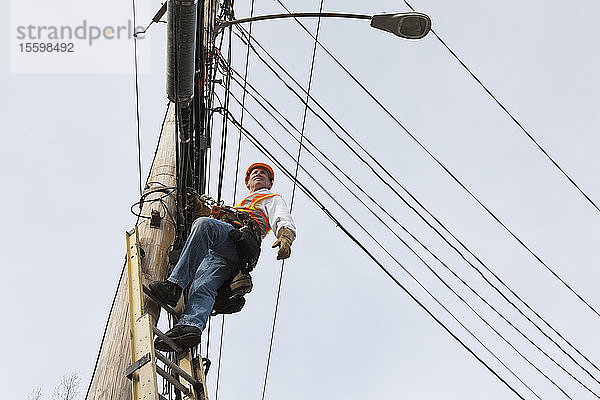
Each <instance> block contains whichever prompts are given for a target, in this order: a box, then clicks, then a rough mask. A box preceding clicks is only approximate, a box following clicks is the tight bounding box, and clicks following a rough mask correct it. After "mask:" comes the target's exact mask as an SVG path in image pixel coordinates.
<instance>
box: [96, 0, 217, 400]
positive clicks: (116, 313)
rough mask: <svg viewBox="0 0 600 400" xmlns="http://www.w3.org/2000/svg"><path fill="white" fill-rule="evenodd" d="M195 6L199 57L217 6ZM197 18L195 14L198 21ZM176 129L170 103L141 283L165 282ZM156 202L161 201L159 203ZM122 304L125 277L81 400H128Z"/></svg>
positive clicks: (146, 210)
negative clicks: (156, 223)
mask: <svg viewBox="0 0 600 400" xmlns="http://www.w3.org/2000/svg"><path fill="white" fill-rule="evenodd" d="M200 5H201V9H202V10H203V11H202V12H203V15H202V16H203V18H202V19H200V18H199V21H203V26H199V28H200V29H201V34H200V35H199V36H200V37H201V38H202V42H203V43H202V46H199V49H202V50H201V51H203V52H204V51H205V49H210V48H211V46H212V37H211V32H213V28H214V26H215V19H216V14H217V8H218V5H219V1H218V0H200ZM200 15H201V14H200V13H198V16H199V17H200ZM204 56H205V54H203V57H202V59H203V60H207V58H208V57H204ZM205 62H206V61H205ZM202 79H203V80H206V79H207V77H206V76H203V77H202ZM201 84H202V85H203V86H204V87H205V88H207V87H209V85H207V84H206V82H201ZM205 95H206V94H205V93H195V96H196V98H197V99H198V98H199V97H201V96H202V97H203V96H205ZM176 129H177V128H176V127H175V105H174V104H173V103H171V104H170V106H169V110H168V114H167V118H166V121H165V125H164V127H163V133H162V135H161V138H160V142H159V144H158V150H157V153H156V157H155V159H154V162H153V164H152V169H151V171H150V179H149V180H148V185H147V186H146V188H145V189H144V203H143V206H142V210H141V215H142V216H145V217H150V216H151V213H152V211H153V210H157V211H159V213H160V215H161V216H162V219H161V224H160V227H159V228H153V227H151V226H150V219H148V218H140V220H139V224H138V231H139V238H140V246H141V248H142V250H143V252H144V257H143V259H142V274H143V281H144V283H145V284H147V283H148V282H150V281H154V280H162V279H164V278H165V275H166V272H167V267H168V265H167V264H168V254H167V253H168V249H169V246H171V245H172V244H173V241H174V239H175V225H174V223H173V222H172V220H171V217H170V216H169V214H170V215H172V216H173V217H175V215H176V212H175V207H176V193H175V191H174V190H173V189H174V188H175V186H176V176H175V174H176V156H175V143H176V139H175V138H176V136H175V135H176ZM202 181H203V179H201V182H202ZM168 188H171V189H168ZM200 189H202V188H200ZM158 199H162V204H161V201H158ZM167 211H168V212H167ZM123 249H125V241H123ZM127 301H128V300H127V274H123V276H122V278H121V281H120V282H119V286H118V288H117V294H116V298H115V303H114V306H113V309H112V312H111V314H110V316H109V320H108V326H107V330H106V336H105V338H104V341H103V343H102V346H101V348H100V355H99V359H98V363H97V365H96V368H95V371H94V374H93V376H92V378H91V384H90V389H89V392H88V396H87V398H86V399H85V400H130V399H131V398H132V392H131V382H130V381H129V380H128V379H127V378H126V377H125V369H126V368H127V366H129V364H130V363H131V356H130V330H129V315H128V304H127ZM145 304H146V312H148V313H150V314H151V315H152V316H153V317H154V320H155V321H157V320H158V313H159V307H158V306H157V305H156V304H155V303H153V302H152V301H151V300H149V299H148V298H146V300H145Z"/></svg>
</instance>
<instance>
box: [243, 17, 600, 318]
mask: <svg viewBox="0 0 600 400" xmlns="http://www.w3.org/2000/svg"><path fill="white" fill-rule="evenodd" d="M238 28H239V29H240V30H241V31H242V32H243V33H245V31H244V30H243V28H240V27H238ZM238 37H239V35H238ZM242 40H247V39H242ZM252 40H253V41H254V43H256V44H257V45H258V46H259V47H260V48H261V49H262V50H263V51H264V52H265V53H266V54H267V55H268V56H269V58H270V59H271V60H272V61H273V62H274V63H275V64H276V65H277V66H278V67H279V68H280V69H281V70H282V71H283V72H284V73H285V74H286V75H287V76H288V77H289V78H290V79H291V80H292V81H293V82H294V83H295V84H296V85H297V86H298V87H300V89H301V90H302V91H303V92H304V93H306V91H305V90H304V89H303V88H302V86H301V85H300V84H299V83H298V82H297V80H296V79H295V78H294V77H293V76H292V75H291V74H290V73H289V72H288V71H287V70H286V69H285V68H284V67H283V66H282V65H281V64H280V63H279V62H278V61H277V60H276V59H275V58H274V57H273V56H272V55H271V54H270V53H269V52H268V51H267V50H266V49H265V48H264V47H263V46H262V45H261V44H260V43H259V42H258V41H257V40H256V39H255V38H252ZM250 48H251V49H252V50H253V51H254V52H255V54H257V56H258V58H259V59H260V60H261V61H262V62H263V63H264V64H265V65H266V66H267V67H268V68H269V69H270V70H271V72H273V74H274V75H275V76H277V78H278V79H280V80H281V81H282V82H283V83H284V85H285V86H286V87H287V88H288V89H290V90H291V91H292V92H293V93H294V94H295V95H296V96H297V97H298V98H299V99H300V101H303V99H302V97H301V96H300V95H299V94H298V93H297V92H296V91H295V90H294V89H293V88H292V87H291V86H290V85H289V84H288V83H287V82H285V80H284V79H283V78H282V77H281V76H280V75H279V74H278V73H277V72H276V71H275V70H274V69H273V67H272V66H271V65H269V63H268V62H266V60H264V58H262V56H260V54H259V53H258V52H257V51H256V49H255V48H254V46H251V47H250ZM355 79H356V78H355ZM357 82H358V81H357ZM362 87H363V88H364V86H362ZM365 90H366V88H365ZM368 93H369V94H370V92H368ZM370 95H371V96H372V98H373V99H374V100H375V101H376V102H377V103H378V104H379V105H380V106H381V107H383V108H384V110H386V112H387V113H388V115H390V116H391V117H392V118H393V119H394V120H395V121H396V122H397V123H398V124H399V125H400V127H402V128H403V129H404V131H405V132H406V133H407V134H408V135H409V136H410V137H411V138H413V139H414V140H415V141H416V142H417V143H418V144H419V145H420V146H421V147H422V148H423V150H424V151H426V152H427V153H428V154H429V155H430V157H431V158H432V159H434V160H435V161H436V162H437V163H438V165H440V166H441V167H442V168H443V169H444V170H445V171H446V172H447V173H448V174H449V175H450V176H451V177H452V178H453V179H454V180H455V181H456V182H457V183H458V184H459V185H460V186H461V187H462V188H463V189H464V190H465V191H466V192H467V193H468V194H469V195H470V196H471V197H472V198H473V199H475V200H476V202H477V203H478V204H479V205H480V206H481V207H483V208H484V209H485V210H486V211H487V212H488V214H490V216H492V217H493V218H494V219H495V220H496V221H497V222H498V223H499V224H500V225H501V226H502V227H503V228H504V229H505V230H506V231H507V232H508V233H509V234H510V235H511V236H512V237H513V238H514V239H516V240H517V242H518V243H519V244H521V246H522V247H524V248H525V249H526V250H527V251H528V252H529V253H530V254H531V255H533V256H534V257H535V259H536V260H538V262H539V263H540V264H542V265H543V266H544V267H545V268H546V269H547V270H548V271H550V272H551V274H552V275H553V276H554V277H555V278H556V279H558V280H559V281H560V282H561V283H562V284H563V286H565V287H566V288H567V289H568V290H569V291H570V292H571V293H573V294H574V295H575V296H576V297H577V298H578V299H579V300H580V301H581V302H583V303H584V304H585V305H586V306H587V307H588V308H590V310H592V311H593V312H594V313H595V314H596V315H597V316H599V317H600V313H599V312H598V311H597V310H596V309H595V308H594V307H593V306H592V305H591V304H590V303H589V302H587V301H586V300H585V299H584V298H583V297H582V296H581V295H580V294H579V293H577V292H576V291H575V290H574V289H573V288H572V287H571V286H570V285H569V284H568V283H567V282H566V281H565V280H564V279H562V278H561V277H560V276H559V275H558V274H557V273H556V272H555V271H554V270H553V269H552V268H550V266H548V264H546V263H545V262H544V261H543V260H542V259H541V258H540V257H539V256H538V255H537V254H536V253H535V252H534V251H533V250H531V249H530V248H529V247H528V246H527V245H526V244H525V243H524V242H523V240H521V239H520V238H519V237H518V236H516V234H515V233H514V232H513V231H512V230H511V229H510V228H508V226H506V225H505V224H504V223H503V222H502V221H501V220H500V219H499V218H498V217H497V216H496V215H495V214H494V213H493V212H492V211H491V210H490V209H489V208H487V207H486V206H485V205H484V204H483V203H482V202H481V201H480V200H479V199H478V198H477V197H476V196H475V195H474V194H473V193H472V192H471V191H470V190H469V189H468V188H467V187H466V186H465V185H464V184H463V183H462V182H461V181H460V180H459V179H458V178H457V177H456V176H455V175H454V174H452V172H451V171H450V170H448V169H447V168H446V167H445V166H444V165H443V164H442V163H441V162H440V161H439V160H438V159H437V158H436V157H435V156H434V155H433V154H432V153H431V152H430V151H429V150H428V149H427V148H426V147H425V146H424V145H423V144H422V143H421V142H420V141H419V140H418V139H417V138H416V137H415V136H414V135H413V134H412V133H411V132H410V131H409V130H408V129H407V128H406V127H404V125H403V124H402V123H401V122H400V121H399V120H398V119H397V118H396V117H395V116H394V115H393V114H392V113H391V112H390V111H389V110H387V108H385V107H384V106H383V104H381V102H379V100H377V99H376V98H375V97H374V96H373V95H372V94H370ZM310 100H312V101H313V102H314V103H315V104H316V105H317V106H318V107H319V108H320V109H321V110H322V111H323V112H324V113H325V114H326V115H327V117H328V118H330V119H331V120H332V121H333V123H334V124H335V125H336V126H337V127H338V128H339V129H341V130H342V131H343V132H344V133H345V134H346V135H347V136H348V137H349V138H350V140H351V141H352V142H353V143H354V144H355V145H356V146H357V147H358V148H360V149H361V150H362V151H363V152H365V153H366V154H367V156H368V157H369V158H370V159H371V160H372V161H373V163H375V164H376V165H377V166H378V167H379V168H381V170H383V172H384V173H385V174H386V175H387V177H388V178H389V179H390V180H392V181H393V182H394V183H396V184H397V185H399V186H400V187H402V188H403V190H405V191H406V189H405V188H404V186H403V185H402V184H401V183H400V182H399V181H398V180H397V179H396V178H395V177H394V176H393V175H392V174H391V173H390V172H389V171H388V170H387V169H386V168H385V167H384V166H383V165H381V163H380V162H379V161H377V160H376V159H375V158H374V157H373V156H372V155H371V154H370V153H369V152H368V151H367V150H366V149H365V148H364V147H363V146H362V145H361V144H360V142H358V141H357V140H356V139H355V138H354V137H353V136H352V135H351V134H350V133H349V132H348V131H347V130H346V129H345V128H344V127H343V126H342V125H341V124H340V123H339V122H338V121H337V119H336V118H334V117H333V116H332V115H331V114H330V113H329V112H328V111H327V110H325V108H324V107H323V106H321V104H320V103H319V102H318V101H317V100H316V99H315V98H314V97H312V96H310ZM309 109H310V110H311V111H312V112H313V113H314V114H315V115H316V116H317V117H319V118H320V119H321V121H323V122H324V123H326V122H325V120H324V119H323V118H322V117H320V115H319V114H318V113H316V112H315V111H314V109H313V108H312V107H310V106H309ZM326 125H327V126H328V128H329V129H330V130H331V131H332V132H333V133H334V134H335V135H336V137H337V138H338V139H340V140H341V141H342V142H343V143H344V144H345V145H346V146H347V147H348V148H349V149H350V150H351V151H352V152H353V153H354V154H355V155H356V156H357V157H358V158H359V159H360V160H361V161H362V162H363V163H364V164H365V165H366V166H367V167H368V168H369V169H370V170H371V171H373V172H374V173H375V174H376V175H377V176H378V178H379V179H380V180H381V181H382V182H383V183H384V184H385V185H387V186H388V187H389V188H390V189H391V190H393V191H395V190H394V188H393V187H392V185H391V184H390V183H389V182H387V181H386V180H385V179H383V177H381V175H380V174H379V173H378V172H377V171H376V170H375V169H374V168H373V166H372V165H371V164H370V163H369V162H368V161H367V160H365V159H364V158H363V157H361V156H360V155H359V154H358V153H357V151H356V150H355V149H354V148H352V146H350V145H349V144H348V143H347V142H346V141H345V140H344V139H343V138H342V137H341V136H339V135H338V134H337V132H335V131H334V130H333V129H332V128H331V127H330V125H329V124H327V123H326ZM411 197H412V196H411Z"/></svg>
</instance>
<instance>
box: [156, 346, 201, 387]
mask: <svg viewBox="0 0 600 400" xmlns="http://www.w3.org/2000/svg"><path fill="white" fill-rule="evenodd" d="M156 357H157V358H158V359H159V360H160V361H162V362H163V363H165V365H166V366H168V367H169V368H171V369H172V370H173V371H175V373H176V374H177V375H179V376H180V377H182V378H183V379H185V380H186V381H188V382H189V383H191V384H192V386H193V387H194V388H195V389H196V391H198V389H199V388H200V387H202V385H201V384H200V382H198V381H197V380H196V379H195V378H194V377H193V376H191V375H190V374H188V373H187V372H185V371H184V370H183V369H182V368H181V367H179V365H177V364H175V363H174V362H172V361H171V360H169V359H168V358H167V357H165V356H163V355H162V354H160V353H158V352H157V353H156Z"/></svg>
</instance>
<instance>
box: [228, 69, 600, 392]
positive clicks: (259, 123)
mask: <svg viewBox="0 0 600 400" xmlns="http://www.w3.org/2000/svg"><path fill="white" fill-rule="evenodd" d="M234 82H236V83H237V84H238V85H240V83H239V82H237V80H235V78H234ZM251 96H252V94H251ZM232 97H233V98H234V99H235V100H236V101H237V102H238V104H240V101H239V99H237V97H236V96H235V95H232ZM253 98H254V97H253ZM265 110H266V109H265ZM266 111H267V112H268V113H269V114H270V115H271V117H273V118H274V119H275V120H276V121H277V122H278V123H279V125H280V126H281V127H282V128H283V129H284V130H285V131H286V132H287V133H289V134H290V135H291V136H292V137H293V138H294V139H295V140H296V141H299V140H298V139H297V138H296V137H295V136H294V135H293V134H292V133H291V132H290V131H289V130H288V129H287V128H286V127H285V126H284V125H283V124H282V123H281V121H279V120H278V119H277V118H276V117H275V116H274V115H273V114H272V113H270V112H269V111H268V110H266ZM247 113H248V114H249V115H250V116H251V117H252V118H253V119H254V120H255V121H256V122H257V124H258V125H259V126H260V127H261V128H262V129H263V130H264V131H265V132H266V133H267V134H268V135H269V136H270V137H271V138H272V139H273V140H274V141H275V142H276V143H278V144H279V142H278V141H277V140H276V139H275V138H274V137H273V136H272V135H271V134H270V132H269V131H268V130H267V129H266V128H265V127H264V125H263V124H262V123H261V122H260V121H258V119H257V118H256V117H255V116H254V115H253V114H252V113H251V112H250V110H247ZM307 142H308V143H309V144H310V145H311V146H312V147H314V148H315V149H316V150H317V151H318V152H319V153H320V154H321V156H323V157H324V158H325V159H326V160H327V161H329V163H331V165H333V166H334V167H335V168H336V169H337V170H338V171H339V172H340V173H341V174H342V175H344V177H345V178H346V179H348V180H349V181H350V182H352V184H353V185H354V186H355V187H356V188H357V189H358V190H359V191H360V192H361V193H362V194H364V195H365V196H366V197H367V198H369V200H370V201H372V202H373V203H374V204H376V205H377V206H378V208H380V209H381V210H382V211H383V212H384V213H385V214H386V215H387V216H388V217H389V218H390V219H391V220H392V221H394V222H395V223H396V224H397V225H398V226H400V228H401V229H402V230H404V231H405V232H406V233H407V234H408V235H409V236H410V237H411V238H412V239H413V240H414V241H416V242H417V243H418V244H419V245H420V246H421V247H423V249H425V251H427V252H428V253H429V254H430V255H431V256H432V257H434V258H435V259H436V260H437V261H438V262H439V263H440V264H441V265H442V266H444V267H445V268H446V269H447V270H448V271H449V272H450V273H451V274H452V275H453V276H454V277H455V278H456V279H458V280H459V281H460V282H461V283H462V284H463V285H465V286H466V287H467V288H468V289H470V290H471V292H472V293H473V294H475V295H476V296H477V297H478V298H479V299H480V300H481V301H482V302H483V303H484V304H486V305H487V306H488V307H489V308H491V309H492V310H493V311H494V312H495V313H496V314H497V315H498V316H500V317H501V318H502V319H503V320H504V321H505V322H506V323H507V324H508V325H509V326H511V327H512V328H513V329H515V330H516V331H517V332H518V333H519V334H520V335H521V336H522V337H523V338H525V339H526V340H527V341H528V342H529V343H531V344H532V345H533V346H534V347H535V348H536V349H537V350H539V351H540V352H541V353H542V354H544V355H545V356H546V357H547V358H548V359H549V360H550V361H552V362H553V363H554V364H555V365H556V366H558V367H559V368H560V369H562V370H563V371H564V372H565V373H566V374H567V375H569V376H570V377H571V378H573V379H574V380H575V381H576V382H577V383H579V384H580V385H581V386H583V387H584V388H585V389H587V390H588V391H590V392H591V393H592V394H594V395H595V396H596V397H599V396H598V395H597V394H596V393H594V392H593V391H592V390H591V389H590V388H589V387H588V386H587V385H586V384H585V383H583V382H582V381H581V380H579V379H578V378H577V377H576V376H574V375H573V374H572V373H571V372H570V371H568V370H567V369H566V368H565V367H564V366H562V365H561V364H559V363H558V362H557V361H556V360H555V359H554V358H553V357H552V356H550V355H549V354H548V353H547V352H546V351H544V350H543V349H542V348H541V347H540V346H539V345H538V344H536V343H535V342H534V341H533V340H532V339H531V338H530V337H529V336H527V335H526V334H525V333H523V331H521V330H520V329H519V328H518V327H517V326H515V325H514V324H513V323H512V322H511V321H510V320H508V319H507V318H506V317H505V316H504V315H503V314H502V313H500V312H499V311H498V310H497V309H496V308H495V307H494V306H493V305H492V304H490V303H489V302H488V301H487V300H486V299H485V298H483V297H482V296H481V295H480V294H479V293H478V292H477V291H476V290H475V289H473V288H472V287H471V286H470V285H469V284H468V283H467V282H466V281H465V280H464V279H463V278H461V277H460V276H459V275H458V274H457V273H456V272H455V271H454V270H453V269H452V268H450V267H449V266H448V265H447V264H446V263H445V262H444V261H443V260H441V259H440V258H439V257H438V256H437V255H436V254H435V253H433V252H432V251H431V250H430V249H429V248H428V247H427V246H425V245H424V244H423V243H422V242H421V241H420V240H419V239H418V238H417V237H416V236H415V235H414V234H412V233H411V232H410V231H409V230H408V229H407V228H406V227H405V226H404V225H403V224H402V223H400V222H399V221H398V220H397V219H396V218H395V217H394V216H393V215H391V214H390V213H389V212H388V211H387V210H386V209H385V208H383V207H382V206H381V205H380V204H379V203H378V202H377V201H376V200H375V199H374V198H373V197H372V196H371V195H369V194H368V193H367V192H366V191H365V190H364V189H363V188H362V187H361V185H358V184H357V183H356V182H354V180H353V179H352V178H351V177H349V176H348V175H347V174H346V173H345V172H344V171H343V170H342V169H341V168H340V167H339V166H338V165H337V164H336V163H334V162H333V161H331V160H330V159H329V158H328V157H327V156H326V155H325V154H324V153H323V152H322V151H320V150H319V149H318V148H317V147H316V146H315V145H314V144H313V143H312V142H311V141H310V140H308V139H307ZM303 147H304V148H305V149H306V151H307V152H308V153H309V154H310V155H311V156H312V157H313V158H314V159H315V160H317V162H319V163H320V164H321V165H322V166H323V168H325V170H326V171H328V172H329V173H330V174H331V175H332V176H333V177H334V178H335V179H336V180H337V181H338V182H339V183H340V184H341V185H342V186H343V187H344V188H345V189H346V190H348V192H350V194H351V195H352V196H353V197H354V198H356V199H357V200H358V201H359V202H360V203H361V204H362V205H363V206H364V208H365V209H366V210H368V211H369V212H370V213H371V214H373V216H375V218H377V219H378V220H379V222H380V223H382V224H383V225H384V226H385V227H386V228H387V229H388V230H389V231H390V232H391V233H392V234H393V235H394V236H396V238H398V239H399V240H400V241H401V242H402V243H403V244H404V246H406V247H407V248H408V249H409V250H410V251H411V252H412V253H413V254H414V255H415V256H416V257H417V258H418V259H419V260H420V261H421V262H423V264H424V265H425V266H426V267H427V268H428V269H429V270H430V271H431V272H432V273H433V274H434V275H435V276H436V277H437V278H438V279H439V280H440V281H441V282H442V283H443V284H444V285H445V286H446V287H447V288H448V289H449V290H450V291H451V292H452V293H453V294H454V295H456V296H457V297H458V298H459V299H460V300H461V301H462V302H463V303H464V304H465V305H466V306H467V307H468V308H470V309H471V311H473V313H475V314H476V315H477V316H478V317H479V318H480V319H481V320H482V321H483V322H484V323H485V324H486V325H487V326H488V327H489V328H490V329H492V330H493V331H494V333H496V334H497V335H498V336H499V337H500V338H501V339H502V340H503V341H504V342H506V343H507V344H508V345H509V346H510V347H511V348H513V350H515V352H517V354H519V356H521V357H522V358H523V359H524V360H525V361H527V362H528V363H529V364H530V365H531V366H532V367H534V368H535V369H536V370H537V371H538V372H540V373H541V374H542V375H543V376H544V377H545V378H546V379H547V380H548V381H550V382H551V383H552V384H553V385H554V386H556V387H557V388H558V389H560V390H561V391H563V389H562V388H560V387H559V386H558V385H557V384H556V383H555V382H554V381H553V380H552V379H551V378H550V377H548V376H547V375H546V374H545V373H544V372H543V371H541V370H540V369H539V368H538V367H537V366H536V365H535V364H533V363H532V362H531V361H530V360H529V359H528V358H526V357H525V356H524V355H523V354H522V353H521V352H520V351H519V350H518V349H517V348H516V347H514V345H513V344H512V343H510V342H509V341H508V340H507V339H506V338H505V337H504V336H502V334H500V333H499V332H498V331H497V330H496V329H495V328H494V327H493V326H492V325H491V324H490V323H489V322H488V321H487V320H485V318H483V317H482V316H481V315H480V314H479V313H478V312H477V311H476V310H475V309H474V308H473V307H472V306H471V305H470V304H469V303H468V302H467V301H466V300H464V298H463V297H462V296H460V295H459V294H458V293H457V292H456V291H455V290H454V289H453V288H451V287H450V285H449V284H448V283H447V282H446V281H445V280H444V279H443V278H442V277H441V276H440V275H439V274H438V273H437V272H435V270H433V269H432V268H431V266H430V265H429V264H427V262H425V261H424V260H423V258H422V257H421V256H420V255H419V254H418V253H417V252H416V251H415V250H414V249H413V248H412V247H411V246H410V245H409V244H408V243H407V242H406V241H405V240H404V239H402V237H400V236H399V235H398V233H397V232H395V231H394V230H393V229H392V228H391V227H390V226H389V225H388V224H387V223H386V222H385V221H384V220H383V219H381V217H380V216H379V215H377V214H376V213H375V212H374V211H373V210H372V209H371V207H369V206H368V205H367V204H366V203H365V202H364V200H362V199H361V198H360V197H359V196H358V195H357V194H356V193H355V192H354V191H353V190H351V189H350V188H349V187H348V186H347V185H346V184H344V183H343V182H342V181H341V180H340V178H339V177H338V176H337V175H336V174H335V173H334V172H333V171H331V169H330V168H329V167H328V166H327V165H325V164H324V163H323V162H322V161H321V160H320V159H319V158H318V157H317V156H316V155H315V154H314V153H313V152H312V151H311V150H310V149H308V148H306V146H303ZM282 148H283V147H282ZM283 149H284V148H283ZM284 151H285V149H284ZM288 154H289V153H288ZM555 344H556V343H555ZM557 345H558V344H557ZM561 349H562V348H561ZM563 352H564V350H563ZM567 355H569V354H567ZM569 356H570V355H569ZM571 359H572V360H573V361H574V362H575V363H576V364H577V365H578V366H579V367H580V368H582V369H583V370H584V371H585V372H587V373H588V375H590V376H591V377H592V378H593V379H594V380H595V381H596V382H598V383H600V381H598V379H596V378H595V377H594V376H593V375H591V374H590V373H589V372H588V371H587V370H586V369H585V368H584V367H583V366H581V365H580V364H579V363H578V362H577V361H576V360H574V359H573V358H572V357H571ZM563 393H564V391H563ZM565 394H566V393H565ZM599 398H600V397H599Z"/></svg>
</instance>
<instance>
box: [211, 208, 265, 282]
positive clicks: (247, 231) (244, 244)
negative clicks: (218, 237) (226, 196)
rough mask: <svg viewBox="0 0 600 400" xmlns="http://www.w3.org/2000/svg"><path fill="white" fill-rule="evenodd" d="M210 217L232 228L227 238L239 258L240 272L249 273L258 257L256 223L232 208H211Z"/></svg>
mask: <svg viewBox="0 0 600 400" xmlns="http://www.w3.org/2000/svg"><path fill="white" fill-rule="evenodd" d="M211 216H212V217H213V218H216V219H219V220H221V221H224V222H227V223H229V224H231V225H232V226H233V230H232V231H230V232H229V237H230V238H231V240H232V241H233V243H235V247H236V249H237V252H238V256H239V258H240V271H241V272H244V273H246V274H247V273H249V272H251V271H252V270H253V269H254V267H256V264H257V263H258V258H259V257H260V242H261V241H260V236H258V235H259V227H258V225H257V223H256V222H255V221H254V220H253V219H252V218H250V216H249V215H248V214H246V213H244V212H240V211H239V210H237V209H236V208H234V207H228V206H222V205H221V206H213V207H212V209H211Z"/></svg>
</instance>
